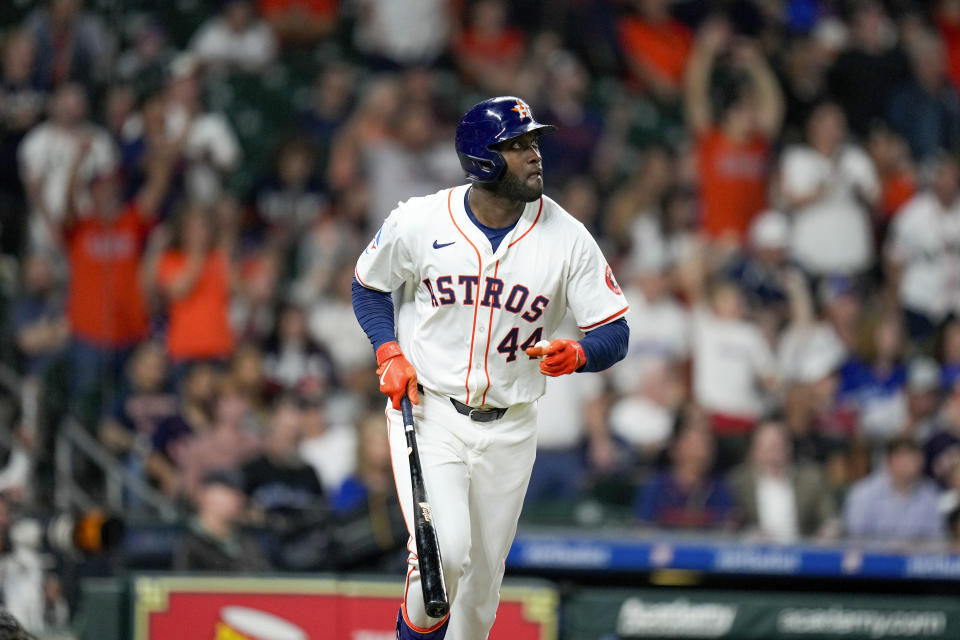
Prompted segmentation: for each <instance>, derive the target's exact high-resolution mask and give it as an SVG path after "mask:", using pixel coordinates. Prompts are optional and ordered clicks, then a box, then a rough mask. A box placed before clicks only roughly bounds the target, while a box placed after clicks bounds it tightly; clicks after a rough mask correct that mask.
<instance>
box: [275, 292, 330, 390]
mask: <svg viewBox="0 0 960 640" xmlns="http://www.w3.org/2000/svg"><path fill="white" fill-rule="evenodd" d="M276 315H277V326H276V330H275V331H274V334H273V336H271V338H270V339H269V340H267V342H266V344H265V345H264V359H263V370H264V376H265V377H266V381H267V385H268V386H269V387H270V388H272V389H274V390H279V389H283V390H286V391H298V390H299V391H302V392H309V393H310V394H323V393H326V392H327V391H329V390H330V389H331V387H335V386H336V373H335V367H334V364H333V360H332V359H331V357H330V354H329V353H327V351H326V349H324V348H323V347H321V346H320V345H318V344H317V343H316V342H314V340H313V338H312V337H310V334H309V333H308V331H307V317H306V312H305V310H304V309H303V307H301V306H299V305H297V304H293V303H286V304H282V305H280V307H279V308H278V309H277V311H276Z"/></svg>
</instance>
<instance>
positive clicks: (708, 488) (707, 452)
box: [635, 412, 735, 529]
mask: <svg viewBox="0 0 960 640" xmlns="http://www.w3.org/2000/svg"><path fill="white" fill-rule="evenodd" d="M687 416H688V417H687V419H686V421H685V422H684V423H683V424H681V425H680V427H679V429H678V432H677V433H676V435H675V436H674V440H673V443H672V444H671V446H670V465H669V466H668V467H667V468H666V469H665V470H663V471H661V472H659V473H657V474H656V476H654V478H653V479H652V480H651V481H650V482H649V484H647V485H646V486H645V487H644V488H643V489H642V490H641V491H640V492H639V493H638V495H637V501H636V505H635V509H636V515H637V517H638V518H639V519H640V520H641V521H642V522H644V523H646V524H650V525H656V526H660V527H667V528H671V529H673V528H688V529H689V528H695V529H721V528H730V527H731V526H732V524H733V519H734V517H735V513H734V503H733V496H732V495H731V494H730V490H729V489H728V488H727V485H726V483H725V482H724V481H723V479H722V478H719V477H717V476H714V475H713V474H712V472H711V469H712V467H713V454H714V441H713V436H712V435H711V433H710V430H709V427H708V426H707V425H706V424H704V420H703V419H702V418H697V417H692V418H691V416H696V414H695V413H694V412H688V413H687Z"/></svg>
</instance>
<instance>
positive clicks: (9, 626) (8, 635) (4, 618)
mask: <svg viewBox="0 0 960 640" xmlns="http://www.w3.org/2000/svg"><path fill="white" fill-rule="evenodd" d="M0 640H36V638H34V637H33V636H32V635H30V634H29V633H27V632H26V631H25V630H24V628H23V627H21V626H20V623H19V622H17V619H16V618H14V617H13V615H12V614H11V613H10V612H9V611H3V610H0Z"/></svg>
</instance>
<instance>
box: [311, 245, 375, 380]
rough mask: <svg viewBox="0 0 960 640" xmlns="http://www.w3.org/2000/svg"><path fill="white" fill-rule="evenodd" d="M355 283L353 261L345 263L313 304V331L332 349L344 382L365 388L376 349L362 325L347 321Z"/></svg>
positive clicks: (317, 338)
mask: <svg viewBox="0 0 960 640" xmlns="http://www.w3.org/2000/svg"><path fill="white" fill-rule="evenodd" d="M352 283H353V265H351V264H346V265H344V266H342V267H341V268H340V269H339V270H337V271H336V273H335V275H334V277H333V281H332V283H331V287H330V291H329V292H328V293H327V294H326V295H323V296H320V297H319V298H316V299H315V300H314V301H313V304H312V306H311V308H310V320H309V323H310V335H312V336H313V337H314V339H316V341H317V342H318V343H319V344H321V345H323V346H324V347H326V349H327V351H329V352H330V356H331V357H332V358H333V362H334V364H335V365H336V368H337V371H338V372H339V375H338V376H337V377H338V379H339V380H340V383H341V385H342V386H344V387H346V388H347V389H358V388H359V389H366V388H367V385H368V384H369V382H370V377H369V375H366V374H364V372H363V370H364V367H365V366H367V365H368V364H369V363H370V362H371V361H372V360H373V353H372V350H371V349H370V341H369V340H367V337H366V335H364V333H363V331H362V330H360V327H359V325H357V324H356V323H352V324H348V322H347V320H348V319H349V314H351V313H353V304H352V303H351V300H350V286H351V285H352Z"/></svg>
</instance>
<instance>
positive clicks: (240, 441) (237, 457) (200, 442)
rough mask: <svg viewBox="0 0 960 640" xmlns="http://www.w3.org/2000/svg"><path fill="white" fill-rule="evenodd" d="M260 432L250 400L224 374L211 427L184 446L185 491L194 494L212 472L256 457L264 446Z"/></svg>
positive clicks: (182, 459)
mask: <svg viewBox="0 0 960 640" xmlns="http://www.w3.org/2000/svg"><path fill="white" fill-rule="evenodd" d="M260 436H261V434H260V429H259V425H258V424H257V420H256V416H255V415H254V413H253V408H252V407H251V406H250V402H249V401H248V400H247V398H246V396H245V395H244V394H243V393H241V391H240V389H239V387H238V386H237V385H236V383H235V382H234V381H233V380H232V379H231V378H229V377H227V378H224V379H223V380H222V381H221V383H220V388H219V390H218V394H217V399H216V403H215V406H214V410H213V424H212V425H211V427H210V430H209V431H205V432H203V433H198V434H196V435H195V436H194V437H192V438H189V439H188V440H187V441H186V443H185V444H184V446H183V450H182V452H181V455H180V460H179V466H180V470H181V472H182V474H183V493H184V495H185V496H187V497H188V498H192V497H194V496H195V495H196V492H197V491H198V490H199V488H200V482H201V481H202V479H203V478H204V476H206V475H207V474H208V473H211V472H213V471H216V470H218V469H237V468H240V467H241V466H242V465H243V464H244V463H246V462H248V461H249V460H251V459H253V458H254V457H256V456H257V455H258V454H259V453H260V450H261V448H262V445H261V437H260Z"/></svg>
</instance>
